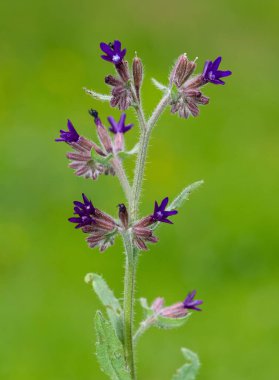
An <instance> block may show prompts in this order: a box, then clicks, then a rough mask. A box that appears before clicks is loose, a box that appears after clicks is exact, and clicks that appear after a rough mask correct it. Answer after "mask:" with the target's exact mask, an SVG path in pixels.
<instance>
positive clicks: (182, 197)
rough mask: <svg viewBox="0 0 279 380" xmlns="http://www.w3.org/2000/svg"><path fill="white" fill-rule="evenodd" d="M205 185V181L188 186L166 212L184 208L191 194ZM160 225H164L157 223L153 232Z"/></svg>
mask: <svg viewBox="0 0 279 380" xmlns="http://www.w3.org/2000/svg"><path fill="white" fill-rule="evenodd" d="M203 184H204V181H203V180H201V181H197V182H194V183H192V184H191V185H189V186H186V187H185V189H183V190H182V191H181V193H180V194H179V195H178V196H177V197H176V198H175V199H174V200H173V201H172V202H171V203H170V204H169V206H168V207H167V208H166V210H167V211H170V210H173V209H177V208H178V207H180V206H182V204H183V203H184V201H187V200H188V199H189V196H190V194H191V193H192V192H193V191H194V190H196V189H197V188H198V187H200V186H201V185H203ZM160 224H162V223H155V224H154V225H153V227H152V230H155V229H156V228H157V227H158V226H159V225H160Z"/></svg>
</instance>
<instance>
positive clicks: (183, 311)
mask: <svg viewBox="0 0 279 380" xmlns="http://www.w3.org/2000/svg"><path fill="white" fill-rule="evenodd" d="M196 293H197V292H196V290H193V291H192V292H190V293H188V295H187V297H186V298H185V300H184V301H183V302H178V303H175V304H174V305H171V306H167V307H164V303H165V301H164V299H163V298H161V297H158V298H156V299H155V300H154V301H153V303H152V305H151V309H152V310H153V311H154V313H155V316H156V315H161V316H162V317H166V318H183V317H185V316H186V315H187V314H188V312H189V310H196V311H201V309H200V308H199V307H197V306H199V305H201V304H202V303H203V301H202V300H194V298H195V296H196Z"/></svg>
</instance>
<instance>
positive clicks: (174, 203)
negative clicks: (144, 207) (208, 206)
mask: <svg viewBox="0 0 279 380" xmlns="http://www.w3.org/2000/svg"><path fill="white" fill-rule="evenodd" d="M203 184H204V181H202V180H201V181H197V182H194V183H192V184H191V185H189V186H187V187H185V189H183V190H182V191H181V193H180V194H179V195H178V196H177V197H176V198H175V200H174V201H172V202H171V204H170V205H169V206H168V207H167V210H173V209H176V208H178V207H180V206H182V204H183V202H184V201H187V200H188V199H189V195H190V194H191V193H192V192H193V191H194V190H196V189H197V188H199V187H200V186H201V185H203Z"/></svg>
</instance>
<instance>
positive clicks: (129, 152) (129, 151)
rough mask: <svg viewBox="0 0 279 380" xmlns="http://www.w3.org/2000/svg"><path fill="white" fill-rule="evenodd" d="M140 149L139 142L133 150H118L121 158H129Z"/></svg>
mask: <svg viewBox="0 0 279 380" xmlns="http://www.w3.org/2000/svg"><path fill="white" fill-rule="evenodd" d="M138 151H139V144H136V145H135V146H134V147H133V148H132V149H131V150H128V151H126V152H118V153H117V154H118V156H119V157H120V158H127V157H129V156H132V155H133V154H137V153H138Z"/></svg>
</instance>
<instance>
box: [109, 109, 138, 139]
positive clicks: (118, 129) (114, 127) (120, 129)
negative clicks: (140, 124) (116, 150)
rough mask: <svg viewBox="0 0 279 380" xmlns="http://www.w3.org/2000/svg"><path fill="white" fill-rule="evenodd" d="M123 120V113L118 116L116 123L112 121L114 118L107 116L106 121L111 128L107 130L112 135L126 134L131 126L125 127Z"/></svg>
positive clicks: (124, 117)
mask: <svg viewBox="0 0 279 380" xmlns="http://www.w3.org/2000/svg"><path fill="white" fill-rule="evenodd" d="M125 120H126V114H125V113H123V114H122V115H121V116H120V119H119V122H118V123H117V122H116V121H115V120H114V118H113V117H112V116H109V117H108V121H109V123H110V125H111V128H109V130H110V131H111V132H112V133H114V134H116V133H126V132H128V131H129V130H130V129H131V128H132V126H133V124H128V125H125Z"/></svg>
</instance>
